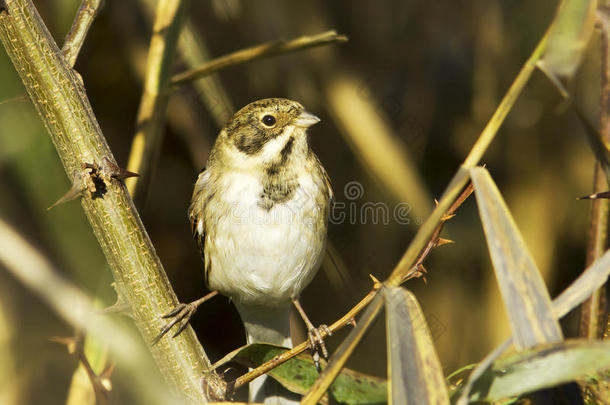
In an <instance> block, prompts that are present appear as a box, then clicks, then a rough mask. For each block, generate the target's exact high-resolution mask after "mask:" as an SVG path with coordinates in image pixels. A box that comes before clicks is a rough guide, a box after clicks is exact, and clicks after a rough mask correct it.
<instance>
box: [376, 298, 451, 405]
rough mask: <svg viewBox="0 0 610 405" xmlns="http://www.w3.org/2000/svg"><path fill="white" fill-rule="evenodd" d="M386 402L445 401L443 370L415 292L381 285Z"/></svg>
mask: <svg viewBox="0 0 610 405" xmlns="http://www.w3.org/2000/svg"><path fill="white" fill-rule="evenodd" d="M383 294H384V298H385V306H386V336H387V348H388V376H389V385H388V397H389V398H390V401H389V403H390V404H422V405H425V404H449V395H448V393H447V387H446V383H445V378H444V377H443V370H442V368H441V365H440V362H439V360H438V356H437V354H436V351H435V350H434V343H433V342H432V338H431V337H430V331H429V329H428V325H427V324H426V319H425V318H424V314H423V313H422V311H421V308H420V307H419V304H418V303H417V300H416V299H415V296H414V295H413V294H412V293H411V292H409V291H407V290H406V289H404V288H401V287H384V289H383Z"/></svg>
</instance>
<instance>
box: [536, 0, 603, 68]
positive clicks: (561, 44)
mask: <svg viewBox="0 0 610 405" xmlns="http://www.w3.org/2000/svg"><path fill="white" fill-rule="evenodd" d="M596 9H597V1H596V0H563V1H562V2H561V4H560V6H559V9H558V11H557V15H556V16H555V20H554V21H553V25H552V27H551V32H550V37H549V42H548V45H547V48H546V51H545V53H544V55H543V57H542V60H541V61H540V64H541V65H542V66H543V68H544V70H547V71H550V72H552V73H553V74H555V75H556V76H559V77H563V78H569V77H571V76H572V75H573V74H574V72H575V71H576V69H577V68H578V66H579V65H580V61H581V59H582V55H583V53H584V51H585V49H586V47H587V44H588V43H589V39H590V38H591V34H592V33H593V28H594V25H595V10H596Z"/></svg>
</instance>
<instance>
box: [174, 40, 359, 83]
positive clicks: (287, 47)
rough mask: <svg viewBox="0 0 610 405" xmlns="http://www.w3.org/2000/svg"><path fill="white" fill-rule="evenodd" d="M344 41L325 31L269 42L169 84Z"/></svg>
mask: <svg viewBox="0 0 610 405" xmlns="http://www.w3.org/2000/svg"><path fill="white" fill-rule="evenodd" d="M346 41H347V36H345V35H339V34H337V32H336V31H326V32H323V33H321V34H317V35H311V36H302V37H298V38H295V39H292V40H290V41H276V42H269V43H266V44H262V45H257V46H253V47H251V48H246V49H242V50H240V51H236V52H233V53H230V54H228V55H225V56H221V57H219V58H216V59H214V60H211V61H210V62H207V63H204V64H203V65H201V66H199V67H198V68H195V69H192V70H188V71H186V72H183V73H179V74H177V75H175V76H174V77H172V80H171V83H172V85H174V86H177V85H181V84H184V83H186V82H190V81H192V80H195V79H197V78H199V77H201V76H205V75H208V74H210V73H212V72H216V71H218V70H220V69H223V68H226V67H229V66H235V65H240V64H242V63H246V62H250V61H252V60H255V59H260V58H265V57H269V56H275V55H280V54H283V53H288V52H294V51H300V50H303V49H307V48H312V47H315V46H321V45H327V44H333V43H335V42H346Z"/></svg>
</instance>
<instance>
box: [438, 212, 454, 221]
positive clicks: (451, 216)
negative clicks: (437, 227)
mask: <svg viewBox="0 0 610 405" xmlns="http://www.w3.org/2000/svg"><path fill="white" fill-rule="evenodd" d="M454 216H455V214H449V215H447V214H444V215H443V216H442V217H441V221H443V222H446V221H449V220H450V219H451V218H453V217H454Z"/></svg>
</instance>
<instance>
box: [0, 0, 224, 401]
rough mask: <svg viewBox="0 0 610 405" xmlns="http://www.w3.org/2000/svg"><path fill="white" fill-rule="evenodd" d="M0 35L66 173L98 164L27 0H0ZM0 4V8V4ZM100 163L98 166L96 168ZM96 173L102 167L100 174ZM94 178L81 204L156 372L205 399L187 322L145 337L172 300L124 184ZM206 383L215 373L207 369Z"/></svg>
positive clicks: (87, 109)
mask: <svg viewBox="0 0 610 405" xmlns="http://www.w3.org/2000/svg"><path fill="white" fill-rule="evenodd" d="M1 5H4V6H5V7H6V11H2V10H0V41H1V42H2V44H3V45H4V48H5V49H6V52H7V54H8V56H9V57H10V59H11V61H12V63H13V64H14V66H15V69H16V70H17V72H18V73H19V76H20V78H21V80H22V81H23V84H24V86H25V88H26V90H27V92H28V95H29V96H30V99H31V101H32V104H33V105H34V106H35V107H36V109H37V111H38V113H39V116H40V117H41V119H42V120H43V122H44V123H45V125H46V127H47V130H48V132H49V135H50V137H51V139H52V140H53V143H54V145H55V148H56V149H57V152H58V154H59V156H60V158H61V161H62V163H63V165H64V168H65V170H66V173H68V175H69V176H73V174H74V173H75V172H78V171H82V170H83V169H82V167H81V164H82V163H83V162H91V163H97V164H99V165H101V167H102V168H105V167H106V166H112V165H104V162H106V161H109V162H110V163H112V164H113V165H116V161H115V159H114V156H113V155H112V152H111V150H110V148H109V146H108V144H107V143H106V140H105V138H104V136H103V134H102V131H101V129H100V127H99V124H98V123H97V120H96V118H95V114H94V113H93V111H92V109H91V105H90V103H89V100H88V99H87V96H86V93H85V89H84V88H83V85H82V82H81V81H80V80H79V78H78V77H77V75H76V74H75V72H74V71H73V70H72V69H71V68H70V66H68V64H67V63H66V61H65V59H64V57H63V54H62V53H61V51H60V50H59V49H58V47H57V44H56V43H55V41H54V40H53V38H52V37H51V34H50V33H49V31H48V30H47V28H46V26H45V25H44V22H43V21H42V19H41V18H40V16H39V14H38V12H37V11H36V8H35V7H34V5H33V4H32V1H31V0H3V1H2V2H1V3H0V6H1ZM0 8H1V7H0ZM104 170H106V169H104ZM102 174H104V173H102ZM107 174H108V175H107V176H103V177H104V179H101V181H102V182H103V184H104V186H105V187H106V190H105V193H104V194H103V198H92V196H91V193H85V195H84V196H83V198H82V199H81V204H82V206H83V210H84V212H85V214H86V216H87V219H88V220H89V222H90V224H91V227H92V229H93V232H94V234H95V236H96V238H97V240H98V242H99V244H100V247H101V248H102V251H103V252H104V254H105V256H106V259H107V261H108V264H109V265H110V268H111V270H112V273H113V277H114V279H115V282H116V285H117V288H118V290H119V292H120V294H121V295H122V297H121V298H122V299H124V300H125V301H126V302H128V303H129V308H130V313H131V315H132V316H133V319H134V322H135V324H136V326H137V327H138V329H139V331H140V333H141V334H142V336H143V338H144V340H145V341H146V342H147V343H148V344H149V349H150V352H151V353H152V355H153V358H154V359H155V360H156V362H157V365H158V366H159V369H160V371H161V374H162V375H163V376H164V377H165V379H166V381H167V382H168V383H169V386H170V387H171V389H172V390H171V391H172V392H173V393H177V394H178V395H181V396H182V397H184V398H186V399H187V400H189V401H190V402H205V401H206V400H208V396H207V395H206V393H204V392H203V390H202V387H201V379H202V376H203V374H204V372H206V371H207V370H208V367H209V362H208V359H207V357H206V355H205V352H204V351H203V348H202V347H201V344H200V343H199V341H198V340H197V338H196V336H195V334H194V332H193V330H192V328H187V330H186V331H185V333H182V334H181V335H180V336H179V337H177V338H176V339H167V340H165V341H163V342H161V343H160V344H158V345H156V346H150V342H151V341H152V339H153V337H154V336H155V335H156V334H157V332H158V330H159V329H160V328H161V327H162V322H163V320H162V319H161V314H163V313H165V312H167V311H168V310H169V309H170V308H171V307H174V306H175V305H176V304H177V302H178V300H177V298H176V295H175V293H174V291H173V290H172V288H171V285H170V283H169V280H168V279H167V276H166V274H165V271H164V270H163V266H162V264H161V261H160V259H159V257H158V256H157V254H156V253H155V249H154V247H153V245H152V242H151V241H150V238H149V236H148V234H147V233H146V230H145V229H144V226H143V224H142V221H141V220H140V217H139V215H138V212H137V211H136V209H135V207H134V205H133V201H132V200H131V199H130V198H129V195H128V194H127V192H126V189H125V186H124V185H123V183H122V182H121V181H119V180H114V179H112V180H106V179H110V178H111V177H112V170H108V173H107ZM208 378H209V381H208V382H212V383H213V382H215V381H216V380H219V378H217V377H215V376H213V375H210V376H209V377H208Z"/></svg>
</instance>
